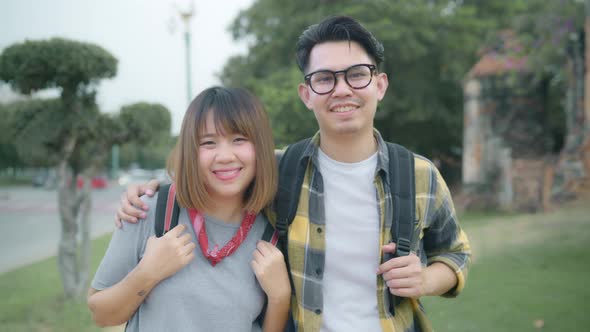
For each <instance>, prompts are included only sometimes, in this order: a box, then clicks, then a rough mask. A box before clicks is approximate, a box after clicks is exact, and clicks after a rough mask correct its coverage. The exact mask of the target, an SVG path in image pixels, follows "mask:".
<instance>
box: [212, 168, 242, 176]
mask: <svg viewBox="0 0 590 332" xmlns="http://www.w3.org/2000/svg"><path fill="white" fill-rule="evenodd" d="M237 172H238V170H237V169H234V170H231V171H216V172H215V174H217V175H219V176H231V175H234V174H236V173H237Z"/></svg>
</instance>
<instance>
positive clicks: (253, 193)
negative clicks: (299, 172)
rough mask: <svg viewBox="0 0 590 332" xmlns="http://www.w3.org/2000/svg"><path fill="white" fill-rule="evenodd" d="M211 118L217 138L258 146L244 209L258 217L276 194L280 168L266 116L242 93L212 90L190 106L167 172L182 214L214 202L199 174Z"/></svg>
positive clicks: (206, 91) (250, 98)
mask: <svg viewBox="0 0 590 332" xmlns="http://www.w3.org/2000/svg"><path fill="white" fill-rule="evenodd" d="M209 113H212V114H213V122H214V123H215V128H216V130H217V132H218V133H224V134H231V133H239V134H240V135H244V136H245V137H247V138H248V139H249V140H250V141H251V142H252V143H253V145H254V151H255V153H256V156H255V158H256V173H255V175H254V179H253V180H252V183H251V184H250V185H249V186H248V188H247V190H246V193H245V195H244V208H245V210H247V211H250V212H254V213H258V212H260V211H261V210H262V209H263V208H265V207H266V206H268V205H269V204H270V203H271V202H272V199H273V197H274V195H275V193H276V190H277V182H278V180H277V173H278V170H277V165H276V160H275V154H274V142H273V138H272V130H271V128H270V122H269V120H268V116H267V114H266V112H265V111H264V108H263V107H262V104H261V103H260V101H259V100H258V98H256V97H255V96H254V95H252V94H251V93H249V92H248V91H246V90H244V89H241V88H223V87H212V88H208V89H206V90H204V91H203V92H201V93H200V94H199V95H198V96H197V97H196V98H195V99H194V100H193V101H192V102H191V104H190V105H189V107H188V109H187V111H186V114H185V115H184V119H183V121H182V128H181V129H180V135H179V136H178V141H177V142H176V146H175V148H174V150H172V152H171V154H170V156H169V157H168V163H167V169H168V173H169V174H170V176H171V178H172V180H173V181H174V184H175V185H176V199H177V200H178V204H179V205H180V206H182V207H184V208H193V209H197V210H200V211H204V210H206V207H207V206H210V204H211V202H210V200H211V198H210V196H209V194H208V192H207V188H206V186H205V183H204V176H203V175H202V174H200V171H199V166H198V165H199V162H198V161H199V135H200V133H201V132H202V131H203V130H204V128H205V123H206V120H207V115H208V114H209Z"/></svg>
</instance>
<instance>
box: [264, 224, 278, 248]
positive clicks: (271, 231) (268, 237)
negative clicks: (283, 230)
mask: <svg viewBox="0 0 590 332" xmlns="http://www.w3.org/2000/svg"><path fill="white" fill-rule="evenodd" d="M278 240H279V232H277V231H276V230H275V228H274V227H273V226H272V225H271V223H269V222H267V223H266V227H265V228H264V233H262V241H266V242H270V243H272V244H273V245H274V246H276V245H277V242H278Z"/></svg>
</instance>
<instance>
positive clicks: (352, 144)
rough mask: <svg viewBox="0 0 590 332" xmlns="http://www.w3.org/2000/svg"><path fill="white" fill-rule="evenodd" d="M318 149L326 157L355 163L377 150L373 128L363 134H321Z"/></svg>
mask: <svg viewBox="0 0 590 332" xmlns="http://www.w3.org/2000/svg"><path fill="white" fill-rule="evenodd" d="M320 149H322V152H324V153H325V154H326V155H327V156H328V157H330V158H331V159H334V160H336V161H340V162H343V163H356V162H359V161H363V160H365V159H367V158H369V157H370V156H371V155H373V154H374V153H375V152H376V151H377V141H375V136H374V135H373V130H371V131H369V132H367V133H365V134H363V135H358V134H355V135H339V136H329V135H322V133H321V132H320Z"/></svg>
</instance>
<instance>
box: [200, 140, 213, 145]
mask: <svg viewBox="0 0 590 332" xmlns="http://www.w3.org/2000/svg"><path fill="white" fill-rule="evenodd" d="M199 145H200V146H212V145H215V142H213V141H202V142H201V143H200V144H199Z"/></svg>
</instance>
